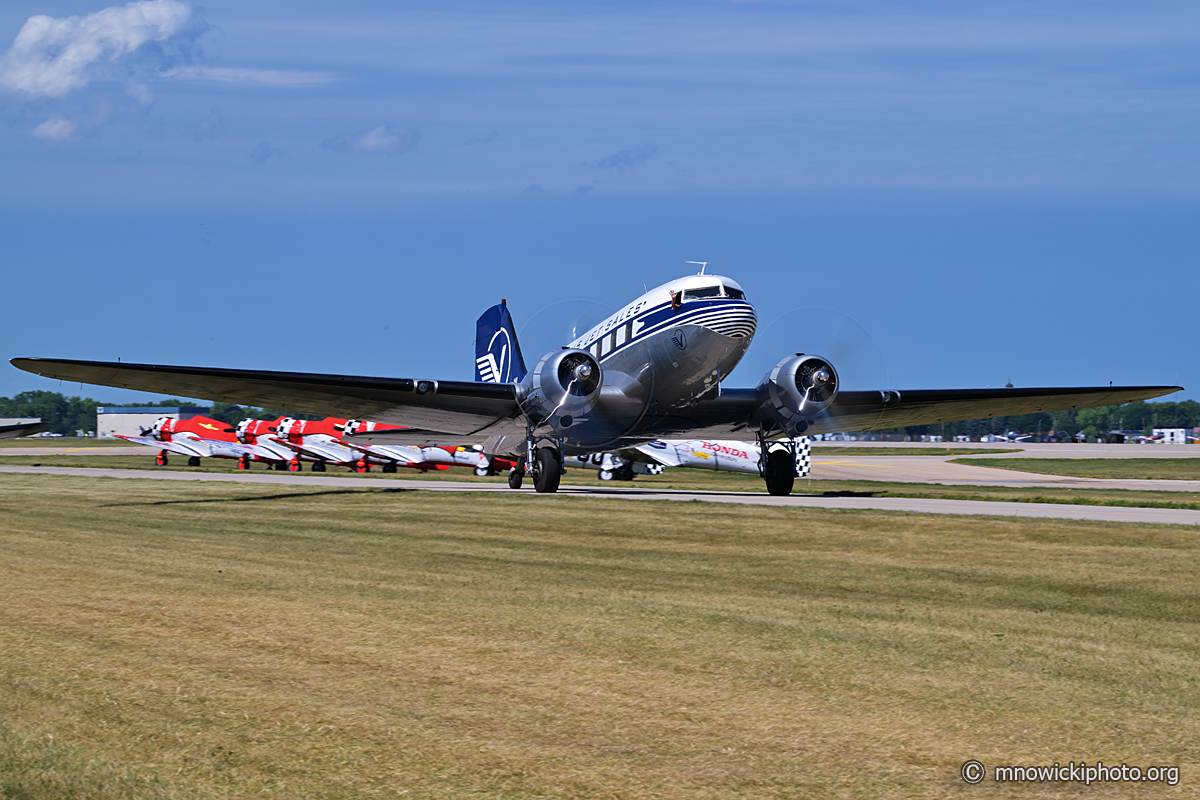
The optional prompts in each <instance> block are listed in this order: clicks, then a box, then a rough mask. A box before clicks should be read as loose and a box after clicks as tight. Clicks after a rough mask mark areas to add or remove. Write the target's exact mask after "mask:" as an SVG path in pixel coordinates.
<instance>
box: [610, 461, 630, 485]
mask: <svg viewBox="0 0 1200 800" xmlns="http://www.w3.org/2000/svg"><path fill="white" fill-rule="evenodd" d="M613 477H614V478H616V479H617V480H619V481H631V480H633V467H632V466H631V465H629V464H625V465H623V466H620V467H617V468H616V469H615V470H614V471H613Z"/></svg>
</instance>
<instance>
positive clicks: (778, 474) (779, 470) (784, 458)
mask: <svg viewBox="0 0 1200 800" xmlns="http://www.w3.org/2000/svg"><path fill="white" fill-rule="evenodd" d="M764 472H765V473H766V474H765V475H764V476H763V477H764V478H766V481H767V494H770V495H773V496H775V497H787V496H788V495H789V494H791V493H792V486H794V485H795V483H796V465H795V463H794V462H793V461H792V454H791V453H790V452H788V451H787V450H773V451H771V452H769V453H767V465H766V469H765V470H764Z"/></svg>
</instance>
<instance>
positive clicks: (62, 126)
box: [33, 117, 79, 142]
mask: <svg viewBox="0 0 1200 800" xmlns="http://www.w3.org/2000/svg"><path fill="white" fill-rule="evenodd" d="M78 129H79V126H78V125H77V124H75V123H74V122H72V121H71V120H69V119H63V118H62V117H51V118H50V119H48V120H46V121H45V122H43V123H42V124H41V125H38V126H37V127H36V128H34V129H33V135H34V136H36V137H37V138H39V139H45V140H46V141H48V142H65V141H66V140H67V139H70V138H71V136H72V135H73V134H74V133H75V131H76V130H78Z"/></svg>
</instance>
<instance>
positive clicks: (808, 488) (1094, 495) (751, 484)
mask: <svg viewBox="0 0 1200 800" xmlns="http://www.w3.org/2000/svg"><path fill="white" fill-rule="evenodd" d="M185 463H187V461H186V459H184V458H181V457H180V458H176V457H172V459H171V463H170V464H169V465H168V466H167V467H157V466H155V465H154V456H153V455H151V454H147V455H139V456H126V455H116V456H106V455H92V454H87V453H79V454H71V455H61V456H18V455H0V464H11V465H24V466H33V465H44V466H58V467H84V468H94V467H104V468H110V469H141V470H151V471H153V470H164V469H166V470H183V471H186V472H225V473H230V472H237V471H238V469H237V466H236V464H235V462H233V461H230V460H227V459H217V458H207V459H204V461H203V462H202V466H200V467H185V466H182V465H183V464H185ZM305 466H306V468H307V467H308V466H309V465H305ZM255 471H257V472H265V471H266V470H265V469H264V467H263V466H262V465H256V467H255ZM299 474H300V475H312V474H314V473H312V472H302V473H299ZM322 474H324V475H336V476H345V477H370V478H393V479H406V480H430V481H446V480H449V481H456V482H468V483H487V484H497V485H503V484H504V483H505V481H506V480H507V478H506V477H505V476H504V475H498V476H495V477H491V478H478V477H476V476H475V475H474V474H472V472H471V471H470V470H468V469H450V470H445V471H439V472H429V473H426V474H424V475H422V474H421V473H419V472H416V471H415V470H400V471H399V472H397V473H396V474H394V475H385V474H383V473H382V472H379V471H378V470H376V471H374V472H370V473H367V474H366V475H358V474H356V473H352V472H349V471H347V470H346V468H345V467H336V468H334V467H331V468H330V471H329V472H326V473H322ZM563 483H564V484H565V485H574V486H610V487H611V486H630V485H632V486H635V487H641V488H653V489H681V490H688V491H694V490H700V491H735V492H758V493H765V492H766V488H765V486H764V484H763V481H762V480H761V479H760V478H759V477H758V476H756V475H742V474H738V473H732V472H708V471H705V470H695V469H671V470H667V471H666V472H665V473H663V474H662V475H639V476H638V478H637V480H635V481H633V482H632V484H629V483H621V482H617V481H613V482H607V483H606V482H604V481H601V480H600V479H599V477H598V476H597V474H596V472H595V470H586V469H568V470H567V474H566V475H564V476H563ZM795 494H801V495H803V494H811V495H827V494H842V495H845V494H851V495H870V496H874V497H918V498H939V499H943V500H993V501H1004V502H1010V503H1057V504H1066V505H1109V506H1134V507H1140V508H1181V509H1189V510H1200V495H1197V494H1196V493H1195V492H1180V491H1150V490H1135V491H1131V490H1126V489H1076V488H1053V487H1028V488H1026V487H1014V486H976V485H963V486H956V485H940V484H922V483H900V482H894V483H891V482H884V481H842V480H824V479H818V480H805V479H798V480H797V481H796V488H795Z"/></svg>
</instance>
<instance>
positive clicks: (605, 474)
mask: <svg viewBox="0 0 1200 800" xmlns="http://www.w3.org/2000/svg"><path fill="white" fill-rule="evenodd" d="M612 479H613V474H612V472H611V471H610V470H607V469H602V470H600V480H602V481H611V480H612Z"/></svg>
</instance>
